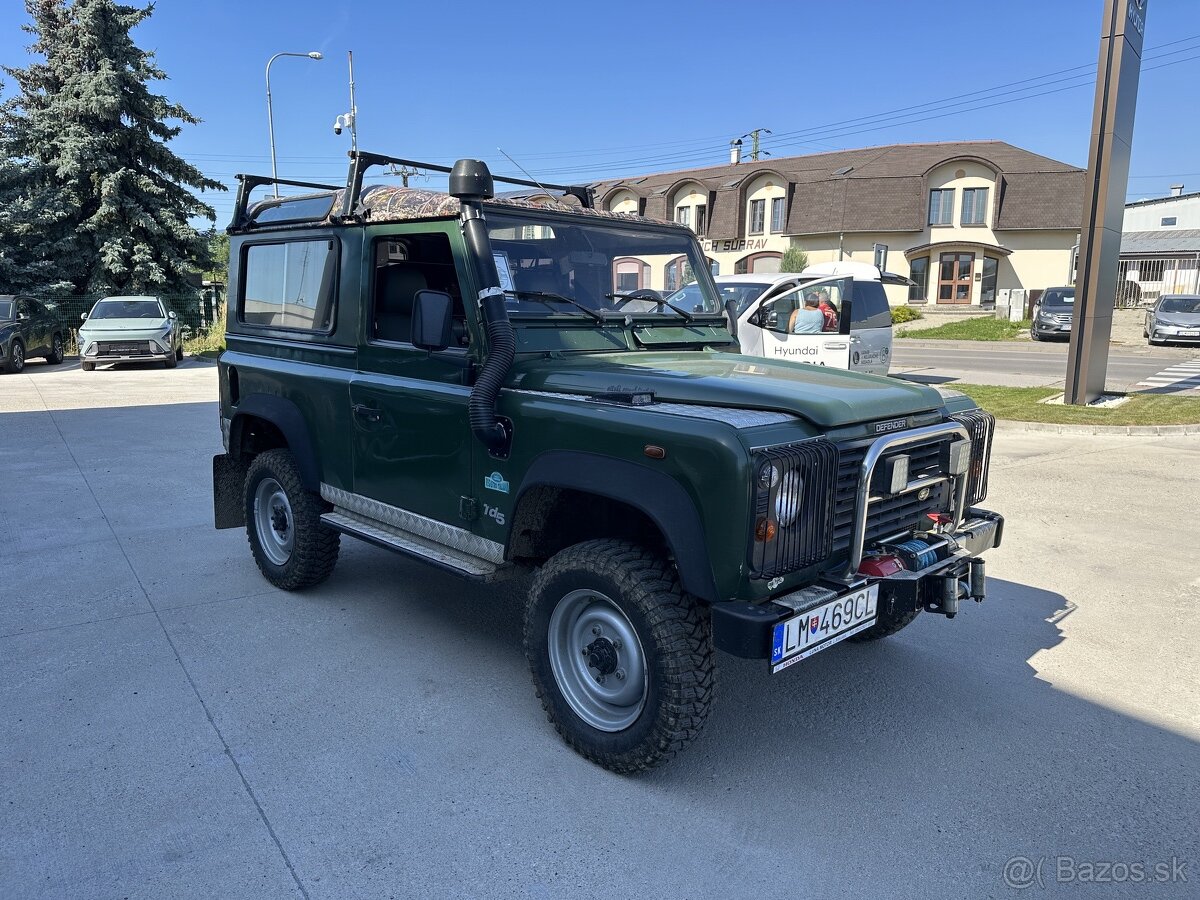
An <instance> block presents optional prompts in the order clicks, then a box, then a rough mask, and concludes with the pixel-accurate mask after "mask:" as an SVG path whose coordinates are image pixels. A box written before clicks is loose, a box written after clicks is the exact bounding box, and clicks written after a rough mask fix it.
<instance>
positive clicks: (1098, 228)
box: [1064, 0, 1147, 404]
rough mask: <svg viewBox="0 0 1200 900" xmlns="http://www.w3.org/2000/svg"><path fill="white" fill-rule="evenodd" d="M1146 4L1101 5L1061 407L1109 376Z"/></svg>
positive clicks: (1136, 0)
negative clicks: (1072, 324)
mask: <svg viewBox="0 0 1200 900" xmlns="http://www.w3.org/2000/svg"><path fill="white" fill-rule="evenodd" d="M1146 4H1147V0H1104V21H1103V23H1102V25H1101V33H1100V62H1099V65H1098V66H1097V67H1096V102H1095V107H1094V109H1093V111H1092V142H1091V149H1090V150H1089V152H1088V174H1087V186H1086V189H1085V191H1084V199H1083V227H1082V228H1081V229H1080V238H1079V277H1078V283H1077V284H1076V290H1075V327H1074V329H1073V330H1072V332H1071V350H1070V352H1069V353H1068V354H1067V383H1066V387H1067V389H1066V394H1065V397H1064V399H1065V400H1066V402H1067V403H1076V404H1084V403H1089V402H1090V401H1092V400H1095V399H1096V398H1097V397H1099V396H1100V395H1102V394H1103V393H1104V381H1105V378H1106V376H1107V375H1108V339H1109V336H1110V335H1111V334H1112V316H1113V301H1114V300H1115V299H1116V292H1117V261H1118V259H1119V257H1120V255H1121V222H1122V220H1123V219H1124V217H1125V192H1126V189H1127V186H1128V182H1129V155H1130V151H1131V148H1132V146H1133V113H1134V108H1135V107H1136V106H1137V92H1138V77H1139V76H1140V74H1141V70H1142V35H1143V34H1144V33H1145V30H1146Z"/></svg>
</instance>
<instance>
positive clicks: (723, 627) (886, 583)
mask: <svg viewBox="0 0 1200 900" xmlns="http://www.w3.org/2000/svg"><path fill="white" fill-rule="evenodd" d="M1003 535H1004V517H1003V516H1001V515H999V514H998V513H994V512H989V511H988V510H983V509H970V510H968V511H967V514H966V515H965V516H964V519H963V522H962V524H961V525H960V526H959V528H958V530H956V531H954V532H953V533H951V534H946V535H942V536H941V537H943V538H946V539H948V544H949V552H948V555H946V556H945V557H944V558H942V559H940V560H939V561H938V562H936V563H934V564H933V565H931V566H928V567H926V568H924V569H920V570H918V571H909V570H903V571H900V572H897V573H896V574H895V575H891V576H888V577H886V578H869V577H866V576H859V577H858V579H857V580H856V581H854V582H853V583H852V584H847V583H846V582H845V581H844V580H841V579H835V580H833V581H831V582H830V587H834V588H836V590H838V591H839V592H844V591H846V590H848V589H849V588H851V587H855V588H861V587H863V586H866V585H870V584H872V583H878V584H879V587H880V608H881V609H882V608H884V607H885V604H887V603H893V604H897V605H899V606H902V607H904V608H907V609H918V608H925V609H930V610H931V611H932V609H933V606H932V605H931V604H933V603H936V602H937V600H938V598H940V597H941V596H942V592H943V586H944V585H945V583H946V582H947V580H948V579H957V580H959V581H961V582H963V583H964V584H965V583H966V580H967V578H968V577H969V573H970V563H971V560H972V559H974V558H975V557H976V556H978V555H979V554H980V553H983V552H984V551H985V550H990V549H991V548H992V547H999V546H1000V541H1001V539H1002V537H1003ZM982 588H983V585H982V584H979V585H972V587H971V590H972V591H982ZM805 590H807V589H802V590H801V591H796V592H794V593H792V594H787V595H784V596H781V597H777V598H775V599H774V600H771V601H768V602H766V603H750V602H747V601H744V600H730V601H726V602H722V603H714V604H712V606H711V607H710V610H711V614H712V628H713V642H714V644H715V645H716V647H717V649H718V650H724V651H725V652H726V653H730V654H732V655H734V656H740V657H742V658H743V659H768V658H770V655H771V636H772V633H773V631H774V628H775V626H776V625H777V624H778V623H780V622H782V621H783V620H784V619H787V618H790V617H791V616H794V615H796V613H797V612H798V611H803V608H802V606H800V605H799V604H798V602H797V599H796V598H797V597H801V596H803V595H804V591H805ZM827 599H828V597H822V598H819V599H814V600H813V605H814V606H815V605H819V604H820V603H823V602H825V601H826V600H827ZM777 601H778V602H777Z"/></svg>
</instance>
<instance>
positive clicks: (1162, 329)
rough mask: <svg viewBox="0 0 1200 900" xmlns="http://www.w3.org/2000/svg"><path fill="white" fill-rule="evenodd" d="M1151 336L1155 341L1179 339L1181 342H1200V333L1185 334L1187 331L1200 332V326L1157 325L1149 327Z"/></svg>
mask: <svg viewBox="0 0 1200 900" xmlns="http://www.w3.org/2000/svg"><path fill="white" fill-rule="evenodd" d="M1149 331H1150V338H1151V339H1152V340H1155V341H1171V342H1173V343H1174V342H1176V341H1178V342H1179V343H1181V344H1200V334H1183V332H1185V331H1192V332H1198V331H1200V328H1186V327H1183V326H1176V325H1155V326H1154V327H1152V328H1150V329H1149Z"/></svg>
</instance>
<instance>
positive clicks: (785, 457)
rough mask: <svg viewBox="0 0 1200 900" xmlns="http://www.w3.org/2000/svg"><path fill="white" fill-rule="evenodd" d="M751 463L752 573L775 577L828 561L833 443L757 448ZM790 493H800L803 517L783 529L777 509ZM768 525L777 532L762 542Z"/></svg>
mask: <svg viewBox="0 0 1200 900" xmlns="http://www.w3.org/2000/svg"><path fill="white" fill-rule="evenodd" d="M751 459H752V461H753V465H754V468H753V469H752V472H753V475H752V476H751V477H752V478H753V479H754V498H753V503H754V505H753V509H754V515H753V517H752V521H751V523H750V527H751V530H752V533H751V535H750V571H751V575H752V576H754V577H756V578H773V577H774V576H776V575H783V574H786V573H788V572H795V571H796V570H797V569H803V568H805V567H807V566H811V565H813V564H815V563H818V562H821V561H822V560H824V559H827V558H828V556H829V552H830V541H831V538H832V535H833V529H832V528H831V527H830V525H831V523H832V516H833V494H832V492H831V490H830V488H831V487H832V485H833V483H834V474H835V473H836V472H837V466H838V450H837V447H836V446H835V445H834V444H833V443H831V442H830V441H826V440H823V439H817V440H811V441H803V442H801V443H799V444H786V445H784V446H780V447H769V448H766V449H762V450H756V451H755V452H754V454H753V456H752V457H751ZM772 470H773V471H772ZM789 490H795V491H797V492H798V493H799V495H800V501H799V514H798V515H797V516H796V519H795V521H794V522H792V523H791V524H788V525H784V524H783V522H782V521H781V520H780V517H779V516H778V511H779V506H780V502H781V498H782V497H786V495H787V492H788V491H789ZM785 505H786V504H785ZM767 523H773V524H774V527H775V528H776V531H775V535H774V538H773V539H771V540H765V539H760V538H761V537H763V535H761V534H760V533H759V532H758V529H759V528H760V527H766V526H767Z"/></svg>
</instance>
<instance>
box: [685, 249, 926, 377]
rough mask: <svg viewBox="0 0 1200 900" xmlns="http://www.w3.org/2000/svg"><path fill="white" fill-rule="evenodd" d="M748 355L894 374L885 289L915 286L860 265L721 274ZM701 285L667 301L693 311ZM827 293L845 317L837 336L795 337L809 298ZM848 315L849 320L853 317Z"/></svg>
mask: <svg viewBox="0 0 1200 900" xmlns="http://www.w3.org/2000/svg"><path fill="white" fill-rule="evenodd" d="M713 280H714V281H715V282H716V284H717V288H718V290H720V292H721V299H722V300H723V301H724V302H725V309H726V313H727V314H728V315H729V316H730V318H731V321H736V328H735V329H734V331H735V333H736V335H737V338H738V341H739V342H740V343H741V345H742V353H744V354H746V355H747V356H762V357H767V358H771V359H790V360H792V361H794V362H807V363H813V364H815V365H821V366H835V367H837V368H841V369H850V370H851V371H855V372H868V373H871V374H873V375H886V374H887V373H888V367H889V365H890V363H891V358H892V311H891V307H890V306H889V305H888V300H887V294H886V293H885V292H884V289H883V286H884V285H885V284H910V283H911V282H909V280H908V279H907V278H905V277H904V276H902V275H894V274H892V273H890V272H881V271H880V270H879V269H877V268H876V267H875V266H873V265H869V264H867V263H860V262H831V263H818V264H816V265H812V266H809V267H808V268H807V269H805V270H804V271H803V272H800V273H795V272H786V273H775V274H765V273H759V274H746V275H718V276H716V277H715V278H714V279H713ZM698 293H699V289H698V288H697V287H696V286H695V285H691V284H689V285H685V286H684V287H682V288H681V289H680V290H678V291H676V292H675V293H674V294H671V295H670V296H668V297H667V301H668V302H670V303H673V304H675V305H676V306H682V307H683V308H685V309H687V308H689V307H688V302H687V301H688V299H689V296H690V294H696V295H698ZM810 293H811V294H824V296H825V297H826V298H827V299H828V300H829V303H830V305H831V306H832V307H833V308H834V309H835V310H836V312H837V314H838V324H837V329H836V331H834V330H830V331H826V332H822V333H820V334H794V333H793V332H792V330H791V328H792V321H793V316H792V314H793V313H794V312H795V311H796V310H798V309H800V308H801V307H802V306H803V305H804V297H805V296H807V295H808V294H810ZM847 309H848V310H849V315H848V316H847V315H846V312H847Z"/></svg>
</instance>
